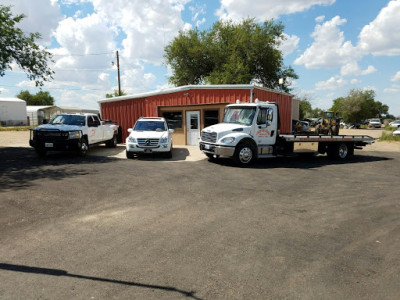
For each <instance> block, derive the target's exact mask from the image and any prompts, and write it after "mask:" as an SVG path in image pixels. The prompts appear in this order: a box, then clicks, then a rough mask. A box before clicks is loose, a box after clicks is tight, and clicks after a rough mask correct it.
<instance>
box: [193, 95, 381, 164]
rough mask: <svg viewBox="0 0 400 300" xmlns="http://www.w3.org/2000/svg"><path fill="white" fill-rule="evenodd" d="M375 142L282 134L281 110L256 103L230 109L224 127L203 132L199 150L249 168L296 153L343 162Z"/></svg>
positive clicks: (352, 137) (351, 137)
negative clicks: (268, 158)
mask: <svg viewBox="0 0 400 300" xmlns="http://www.w3.org/2000/svg"><path fill="white" fill-rule="evenodd" d="M289 121H290V120H289ZM373 142H374V138H372V137H370V136H361V135H323V134H317V133H314V132H308V133H293V134H280V118H279V109H278V106H277V105H276V104H275V103H272V102H260V101H258V100H256V102H255V103H243V104H231V105H228V106H227V108H226V111H225V116H224V120H223V122H222V123H220V124H215V125H212V126H209V127H206V128H204V129H203V130H202V132H201V140H200V150H201V151H203V152H204V153H205V154H206V155H207V156H208V157H209V158H210V159H217V158H218V157H220V156H227V157H231V158H233V159H234V160H235V162H236V163H237V164H238V165H239V166H246V165H250V164H251V163H252V162H254V161H255V160H256V159H257V158H267V157H276V156H284V155H292V154H294V153H321V154H324V153H326V154H327V155H328V156H329V157H331V158H335V159H340V160H344V159H346V158H348V157H349V156H351V155H353V154H354V149H361V148H362V147H363V146H365V145H368V144H372V143H373Z"/></svg>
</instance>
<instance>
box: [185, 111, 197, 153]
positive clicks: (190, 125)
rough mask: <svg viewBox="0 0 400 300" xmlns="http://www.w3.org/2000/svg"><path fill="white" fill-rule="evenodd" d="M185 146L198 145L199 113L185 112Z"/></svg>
mask: <svg viewBox="0 0 400 300" xmlns="http://www.w3.org/2000/svg"><path fill="white" fill-rule="evenodd" d="M186 132H187V144H188V145H194V146H195V145H198V144H199V140H200V112H199V111H187V112H186Z"/></svg>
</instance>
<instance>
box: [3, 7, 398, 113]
mask: <svg viewBox="0 0 400 300" xmlns="http://www.w3.org/2000/svg"><path fill="white" fill-rule="evenodd" d="M0 4H1V5H12V11H13V13H15V14H21V13H23V14H24V15H26V18H25V19H24V20H23V21H22V22H21V23H20V24H19V26H20V28H21V29H22V30H23V31H25V32H39V33H40V34H41V36H42V38H41V39H40V40H38V41H37V43H38V44H40V45H41V46H43V47H45V48H47V50H48V51H49V52H51V53H52V54H53V59H54V63H52V64H51V68H52V69H53V70H54V71H55V75H54V79H53V80H52V81H51V82H48V83H45V86H44V87H42V89H43V91H49V92H50V94H51V95H52V96H53V97H54V98H55V104H56V105H59V106H79V107H81V108H91V109H98V107H99V106H98V102H97V101H99V100H101V99H103V98H105V94H106V93H111V92H113V90H116V89H118V80H117V68H116V62H117V60H116V51H118V53H119V62H120V74H121V89H122V90H124V91H125V92H126V93H128V94H138V93H145V92H151V91H155V90H162V89H166V88H170V87H172V86H171V85H170V84H169V83H168V78H169V76H170V75H171V70H170V69H168V68H167V66H166V65H165V63H164V58H163V56H164V48H165V46H167V45H168V44H169V43H170V42H171V41H172V40H173V39H174V37H176V36H177V35H178V33H179V31H185V30H190V29H194V28H196V27H197V28H198V29H199V30H200V31H201V30H207V29H209V28H211V26H212V25H213V23H215V22H216V21H218V20H227V19H230V20H233V21H237V22H240V21H242V20H243V19H245V18H248V17H250V18H254V19H255V20H256V22H260V23H262V22H264V21H265V20H270V19H274V20H275V21H279V22H282V24H283V25H284V27H285V29H284V36H285V40H284V41H283V42H282V44H281V46H280V49H281V50H282V52H283V54H284V64H285V65H286V66H291V67H293V68H294V70H295V72H296V73H297V74H298V76H299V79H298V80H295V81H293V82H292V83H291V87H292V94H294V95H296V96H299V97H306V98H307V99H309V100H310V102H311V104H312V106H313V108H315V107H319V108H322V109H329V108H330V107H331V106H332V104H333V100H334V99H336V98H338V97H345V96H347V95H348V94H349V92H350V90H351V89H361V90H374V91H375V93H376V98H375V100H376V101H380V102H382V103H383V104H387V105H388V106H389V113H390V114H393V115H395V116H400V30H399V28H400V0H351V1H349V0H280V1H275V0H252V1H248V0H206V1H199V0H146V1H143V0H112V1H110V0H58V1H57V0H0ZM249 46H251V45H249ZM21 90H29V91H30V92H31V93H32V94H36V93H37V92H38V91H39V88H37V87H35V84H34V82H30V81H29V80H28V79H27V77H26V74H25V73H23V72H21V71H20V70H19V69H18V67H17V66H16V65H13V70H12V71H7V72H6V74H5V76H3V77H0V97H15V96H16V95H17V94H18V93H19V92H20V91H21ZM260 100H262V99H260Z"/></svg>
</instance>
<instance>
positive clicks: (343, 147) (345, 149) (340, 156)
mask: <svg viewBox="0 0 400 300" xmlns="http://www.w3.org/2000/svg"><path fill="white" fill-rule="evenodd" d="M353 154H354V146H353V144H351V143H335V144H333V145H329V146H328V157H329V158H331V159H337V160H345V159H348V158H349V157H350V156H352V155H353Z"/></svg>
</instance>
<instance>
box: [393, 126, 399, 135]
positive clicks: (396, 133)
mask: <svg viewBox="0 0 400 300" xmlns="http://www.w3.org/2000/svg"><path fill="white" fill-rule="evenodd" d="M393 136H400V126H399V127H397V129H396V130H395V131H393Z"/></svg>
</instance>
